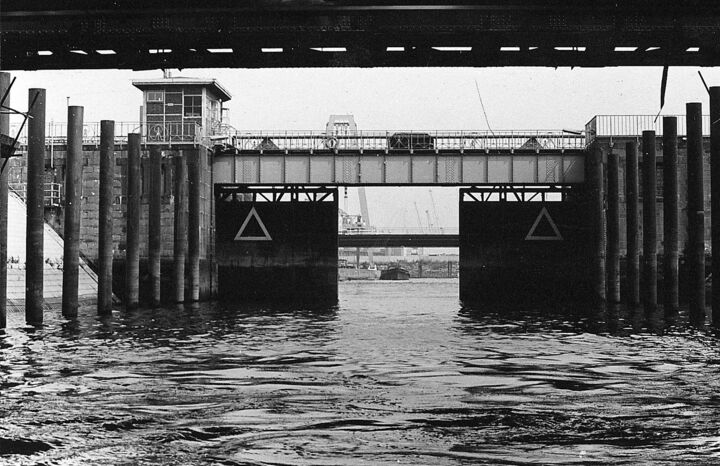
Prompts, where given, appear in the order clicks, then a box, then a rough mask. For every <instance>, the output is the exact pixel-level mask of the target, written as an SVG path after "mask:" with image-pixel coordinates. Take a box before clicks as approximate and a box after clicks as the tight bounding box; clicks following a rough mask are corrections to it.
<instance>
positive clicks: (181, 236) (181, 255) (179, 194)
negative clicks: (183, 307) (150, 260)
mask: <svg viewBox="0 0 720 466" xmlns="http://www.w3.org/2000/svg"><path fill="white" fill-rule="evenodd" d="M174 162H175V228H174V230H175V233H174V235H175V238H174V239H175V242H174V250H173V262H174V264H173V284H174V288H175V290H174V291H175V302H176V303H182V302H184V301H185V259H186V256H187V240H188V230H187V192H188V191H187V168H186V163H185V157H184V154H183V153H182V152H181V153H180V154H178V155H177V156H176V157H175V159H174Z"/></svg>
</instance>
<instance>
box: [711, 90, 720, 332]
mask: <svg viewBox="0 0 720 466" xmlns="http://www.w3.org/2000/svg"><path fill="white" fill-rule="evenodd" d="M710 203H711V206H710V213H711V215H710V222H711V230H712V236H711V238H712V240H711V241H712V246H711V248H712V276H713V287H712V325H713V327H716V328H720V87H717V86H713V87H711V88H710Z"/></svg>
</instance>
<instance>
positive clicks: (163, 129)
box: [10, 121, 204, 145]
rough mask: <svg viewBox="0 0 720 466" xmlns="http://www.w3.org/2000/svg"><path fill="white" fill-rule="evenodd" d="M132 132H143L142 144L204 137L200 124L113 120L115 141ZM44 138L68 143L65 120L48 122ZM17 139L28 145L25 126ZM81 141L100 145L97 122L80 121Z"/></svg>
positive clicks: (13, 131) (14, 129)
mask: <svg viewBox="0 0 720 466" xmlns="http://www.w3.org/2000/svg"><path fill="white" fill-rule="evenodd" d="M19 129H20V127H19V125H13V126H11V128H10V132H11V134H16V133H17V131H18V130H19ZM131 133H132V134H134V133H138V134H140V135H142V137H141V140H142V142H143V143H145V144H153V143H163V144H166V143H169V144H173V143H175V144H179V143H184V144H188V143H192V144H199V143H200V142H202V140H203V138H204V134H203V130H202V126H200V125H199V124H197V123H182V122H165V123H147V124H144V123H140V122H137V121H116V122H115V143H119V144H124V143H126V142H127V136H128V134H131ZM45 141H46V144H49V145H55V144H57V145H62V144H65V143H66V142H67V123H65V122H62V123H56V122H51V123H48V124H47V126H46V128H45ZM18 142H19V143H20V145H27V125H26V126H25V128H23V130H22V132H21V133H20V137H19V138H18ZM83 144H89V145H92V144H95V145H97V144H100V122H89V123H84V124H83Z"/></svg>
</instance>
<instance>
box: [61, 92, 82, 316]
mask: <svg viewBox="0 0 720 466" xmlns="http://www.w3.org/2000/svg"><path fill="white" fill-rule="evenodd" d="M83 115H84V108H83V107H78V106H71V107H68V128H67V153H66V155H65V225H64V229H63V231H64V235H63V241H64V250H63V291H62V314H63V316H65V317H75V316H77V312H78V286H79V281H78V278H79V277H78V274H79V266H80V218H81V215H82V213H81V211H80V196H81V191H82V139H83Z"/></svg>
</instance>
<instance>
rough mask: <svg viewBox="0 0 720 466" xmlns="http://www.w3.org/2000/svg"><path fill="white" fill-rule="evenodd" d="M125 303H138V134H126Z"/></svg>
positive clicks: (129, 305) (135, 305)
mask: <svg viewBox="0 0 720 466" xmlns="http://www.w3.org/2000/svg"><path fill="white" fill-rule="evenodd" d="M127 178H128V183H127V218H126V220H127V225H126V235H127V237H126V242H127V246H126V249H125V305H126V306H127V307H128V308H130V309H132V308H136V307H137V306H138V305H139V303H140V135H139V134H136V133H132V134H128V158H127Z"/></svg>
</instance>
